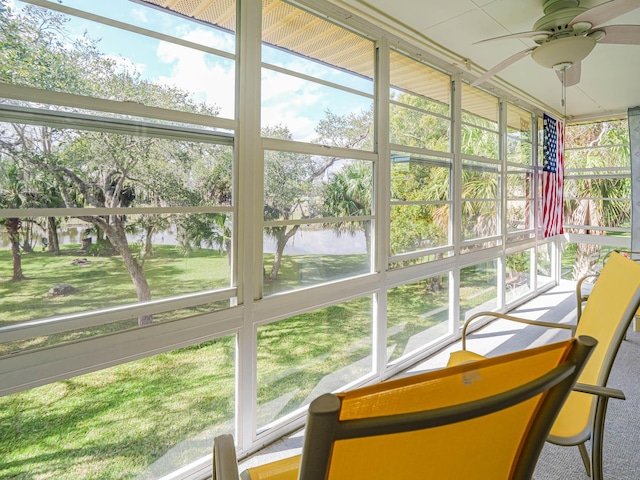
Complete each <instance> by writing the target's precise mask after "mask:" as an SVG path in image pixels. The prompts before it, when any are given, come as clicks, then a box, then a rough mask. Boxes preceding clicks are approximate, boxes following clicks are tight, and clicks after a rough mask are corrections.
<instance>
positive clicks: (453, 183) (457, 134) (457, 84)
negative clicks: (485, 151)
mask: <svg viewBox="0 0 640 480" xmlns="http://www.w3.org/2000/svg"><path fill="white" fill-rule="evenodd" d="M451 112H452V125H451V149H452V151H453V166H452V169H451V180H450V181H449V185H450V188H449V192H450V195H451V196H452V199H453V203H452V208H451V211H450V212H449V228H450V229H451V230H450V235H451V238H452V240H453V249H454V250H453V253H454V255H455V258H456V268H455V269H454V270H453V272H452V273H451V275H450V277H449V305H450V308H449V326H450V329H449V331H450V332H451V333H453V334H456V332H458V329H459V325H460V241H461V239H462V194H461V192H462V76H461V75H460V74H456V75H454V76H453V82H452V87H451Z"/></svg>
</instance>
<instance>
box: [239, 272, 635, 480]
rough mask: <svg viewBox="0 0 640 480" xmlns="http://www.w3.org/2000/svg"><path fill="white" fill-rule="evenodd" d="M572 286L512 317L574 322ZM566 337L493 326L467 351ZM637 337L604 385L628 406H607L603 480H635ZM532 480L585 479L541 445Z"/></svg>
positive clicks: (427, 366) (494, 351) (274, 450)
mask: <svg viewBox="0 0 640 480" xmlns="http://www.w3.org/2000/svg"><path fill="white" fill-rule="evenodd" d="M573 288H574V285H573V283H571V282H566V283H562V284H561V285H560V286H558V287H556V288H554V289H552V290H550V291H549V292H548V293H546V294H545V295H542V296H540V297H538V298H536V299H534V300H532V301H530V302H528V303H527V304H525V305H524V306H522V307H520V308H518V309H517V310H516V311H514V312H512V313H514V314H516V313H517V315H518V316H521V317H527V318H532V319H540V320H544V321H550V322H560V323H573V322H574V321H575V299H574V290H573ZM568 335H569V334H568V332H567V331H563V330H561V331H553V330H549V329H545V328H540V327H533V326H526V325H521V324H514V323H512V322H505V321H495V322H492V323H491V324H490V325H488V326H487V327H485V328H484V329H482V330H481V331H479V332H477V333H475V334H473V335H472V338H471V339H470V342H469V349H470V350H473V351H475V352H478V353H481V354H487V355H489V356H494V355H499V354H502V353H507V352H510V351H514V350H519V349H522V348H531V347H535V346H538V345H542V344H546V343H550V342H553V341H558V340H561V339H563V338H566V337H567V336H568ZM458 349H459V345H458V344H453V345H451V346H450V347H449V348H447V349H445V350H443V351H441V352H439V353H438V354H437V355H434V356H433V357H431V358H429V359H428V360H426V361H424V362H422V363H420V364H419V365H416V366H415V367H413V368H411V369H410V370H408V371H407V372H405V373H404V374H403V375H409V374H414V373H418V372H420V371H424V370H431V369H434V368H440V367H442V366H444V365H445V364H446V361H447V359H448V353H449V352H450V351H454V350H458ZM639 365H640V333H636V332H634V331H631V330H630V332H629V334H628V336H627V340H626V341H625V342H623V345H622V347H621V349H620V352H619V354H618V358H617V360H616V364H615V366H614V369H613V371H612V373H611V377H610V380H609V385H610V386H612V387H615V388H620V389H622V390H623V391H624V392H625V395H626V396H627V400H625V401H620V400H612V401H611V403H610V405H609V410H608V414H607V425H606V431H605V450H604V474H605V479H607V480H635V479H638V480H640V455H638V454H637V448H638V445H639V444H640V442H639V440H640V382H638V381H637V377H636V375H637V372H638V370H639ZM302 438H303V433H302V432H297V433H296V434H294V435H291V436H289V437H286V438H283V439H281V440H279V441H277V442H275V443H274V444H272V445H270V446H268V447H267V448H265V449H264V450H262V451H260V452H258V453H257V454H255V455H253V456H251V457H249V458H247V459H245V460H244V461H242V462H241V464H240V469H241V470H243V469H245V468H247V467H250V466H254V465H259V464H262V463H267V462H270V461H273V460H277V459H279V458H284V457H288V456H291V455H295V454H298V453H300V450H301V448H302ZM534 477H535V479H536V480H563V479H567V480H574V479H576V480H581V479H585V480H586V479H588V478H589V477H587V475H586V473H585V471H584V468H583V466H582V461H581V460H580V455H579V453H578V449H577V448H567V447H558V446H555V445H551V444H546V445H545V447H544V449H543V451H542V455H541V456H540V460H539V462H538V467H537V469H536V473H535V475H534Z"/></svg>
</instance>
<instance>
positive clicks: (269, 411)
mask: <svg viewBox="0 0 640 480" xmlns="http://www.w3.org/2000/svg"><path fill="white" fill-rule="evenodd" d="M372 308H373V301H372V298H371V297H363V298H359V299H356V300H351V301H349V302H345V303H342V304H340V305H333V306H330V307H327V308H323V309H321V310H316V311H314V312H310V313H305V314H302V315H297V316H295V317H292V318H288V319H286V320H281V321H278V322H275V323H271V324H269V325H263V326H261V327H258V365H257V369H258V405H257V416H258V429H259V430H260V429H262V428H264V427H265V426H267V425H268V424H270V423H272V422H274V421H276V420H278V419H280V418H282V417H284V416H285V415H287V414H289V413H291V412H294V411H296V410H299V409H300V408H302V407H304V406H305V405H308V404H309V403H311V401H312V400H313V399H315V398H316V397H318V396H320V395H322V394H323V393H328V392H334V391H336V390H339V389H341V388H343V387H344V386H346V385H347V384H349V383H351V382H353V381H355V380H357V379H359V378H361V377H363V376H364V375H367V374H369V373H370V372H371V369H372V357H371V352H372V351H371V345H372V330H371V326H372V318H373V314H372Z"/></svg>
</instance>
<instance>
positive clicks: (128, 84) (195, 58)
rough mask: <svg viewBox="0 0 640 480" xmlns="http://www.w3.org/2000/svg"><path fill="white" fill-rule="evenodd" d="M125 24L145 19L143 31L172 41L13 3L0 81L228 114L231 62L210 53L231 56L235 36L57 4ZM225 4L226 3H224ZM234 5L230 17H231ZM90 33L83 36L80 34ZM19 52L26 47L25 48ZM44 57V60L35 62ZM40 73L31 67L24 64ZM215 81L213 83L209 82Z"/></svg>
mask: <svg viewBox="0 0 640 480" xmlns="http://www.w3.org/2000/svg"><path fill="white" fill-rule="evenodd" d="M51 3H53V2H51ZM67 4H71V5H69V6H74V7H75V8H79V9H81V10H85V11H88V12H89V13H92V14H99V15H103V16H107V17H109V18H119V19H120V20H124V21H125V22H134V23H135V22H136V19H141V18H145V17H146V18H147V19H148V21H147V22H139V21H138V23H142V26H143V27H144V28H146V29H152V30H153V29H154V28H155V29H158V30H154V31H157V32H158V33H168V34H170V35H175V36H176V37H175V39H176V41H175V42H172V41H170V40H168V39H164V40H159V39H157V38H153V37H151V36H147V35H144V34H140V33H133V32H130V31H128V30H125V29H121V28H117V27H113V26H109V25H106V24H103V23H98V22H93V21H90V20H87V19H84V18H78V17H72V16H68V15H66V14H62V13H57V12H55V13H54V12H51V11H47V10H45V9H43V8H41V7H34V6H31V5H25V3H23V2H20V1H16V6H17V7H18V8H16V9H14V10H12V11H13V12H14V14H12V15H10V17H9V18H10V22H11V23H12V24H15V25H16V26H17V29H16V32H17V35H15V36H10V37H7V38H8V39H9V42H15V45H9V46H8V48H6V51H8V52H14V53H15V54H13V55H10V56H9V57H8V58H5V62H3V63H4V66H6V67H7V68H3V69H1V70H0V80H2V81H4V82H7V83H13V84H17V85H24V86H32V87H37V88H41V89H45V90H53V91H59V92H66V93H74V94H80V95H86V96H90V97H97V98H103V99H109V100H116V101H121V102H131V103H137V104H142V105H147V106H153V107H161V108H168V109H171V110H179V111H186V112H192V113H204V114H207V115H216V116H218V115H220V116H223V117H226V118H233V116H234V101H233V99H234V96H235V62H234V60H232V59H229V58H225V57H223V56H219V55H216V54H215V53H211V52H210V51H208V50H210V48H211V47H214V48H218V49H220V50H223V51H228V52H234V50H235V36H234V34H233V33H230V32H229V31H226V30H223V29H220V28H215V27H214V25H209V26H206V25H205V24H204V23H196V22H192V21H189V20H187V19H186V18H184V17H177V16H175V15H170V14H168V13H166V12H162V11H160V10H156V9H150V8H145V7H144V6H142V5H141V4H136V3H133V2H128V1H123V0H117V1H112V2H109V6H107V4H106V3H105V2H99V1H92V2H87V1H80V0H74V1H72V2H65V5H67ZM232 4H233V2H232ZM234 10H235V8H234V4H233V5H232V13H234ZM87 32H91V33H87ZM184 41H189V42H192V44H193V45H192V46H184V45H180V43H181V42H184ZM25 47H26V48H25ZM43 59H46V61H43ZM35 64H38V65H42V68H31V66H32V65H35ZM212 78H215V82H212V81H211V79H212Z"/></svg>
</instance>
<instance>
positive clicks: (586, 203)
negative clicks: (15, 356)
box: [571, 199, 604, 280]
mask: <svg viewBox="0 0 640 480" xmlns="http://www.w3.org/2000/svg"><path fill="white" fill-rule="evenodd" d="M571 221H572V223H573V224H574V225H585V226H589V225H591V226H599V225H601V224H602V221H601V219H600V216H599V215H598V211H597V205H596V202H595V201H593V200H589V199H582V200H580V203H579V205H578V208H576V209H575V210H574V211H573V213H572V215H571ZM579 233H583V234H588V235H604V232H602V231H600V230H589V229H588V228H587V229H584V230H582V229H581V230H580V232H579ZM600 248H601V247H600V245H592V244H588V243H578V244H577V245H576V258H575V262H574V264H573V278H574V280H577V279H579V278H580V277H583V276H585V275H587V274H590V273H594V268H593V267H594V265H596V264H597V263H598V260H599V258H600Z"/></svg>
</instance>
